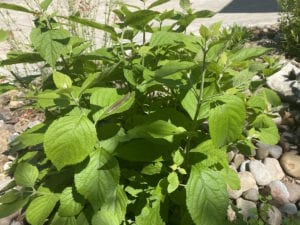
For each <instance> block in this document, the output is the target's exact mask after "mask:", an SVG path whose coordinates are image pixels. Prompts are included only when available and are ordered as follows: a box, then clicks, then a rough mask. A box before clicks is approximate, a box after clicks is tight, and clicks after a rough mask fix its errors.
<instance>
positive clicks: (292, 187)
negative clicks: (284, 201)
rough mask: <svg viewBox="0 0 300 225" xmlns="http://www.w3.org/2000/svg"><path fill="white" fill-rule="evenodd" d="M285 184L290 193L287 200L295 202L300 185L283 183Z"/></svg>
mask: <svg viewBox="0 0 300 225" xmlns="http://www.w3.org/2000/svg"><path fill="white" fill-rule="evenodd" d="M285 186H286V188H287V190H288V192H289V194H290V197H289V200H290V202H292V203H295V202H297V201H299V200H300V185H299V184H294V183H289V182H287V183H285Z"/></svg>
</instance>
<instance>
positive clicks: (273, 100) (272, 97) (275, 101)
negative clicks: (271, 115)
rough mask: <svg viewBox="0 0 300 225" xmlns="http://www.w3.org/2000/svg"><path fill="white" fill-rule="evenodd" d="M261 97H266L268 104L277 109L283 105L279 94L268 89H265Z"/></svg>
mask: <svg viewBox="0 0 300 225" xmlns="http://www.w3.org/2000/svg"><path fill="white" fill-rule="evenodd" d="M260 94H261V95H263V96H265V98H266V100H267V102H269V103H270V104H271V105H272V106H274V107H277V106H280V105H281V100H280V97H279V96H278V94H277V93H276V92H275V91H273V90H271V89H268V88H264V89H263V90H262V91H261V92H260Z"/></svg>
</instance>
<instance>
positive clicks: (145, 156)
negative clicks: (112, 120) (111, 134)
mask: <svg viewBox="0 0 300 225" xmlns="http://www.w3.org/2000/svg"><path fill="white" fill-rule="evenodd" d="M168 148H169V146H165V145H160V144H157V143H153V142H150V141H147V140H144V139H134V140H131V141H129V142H126V143H123V144H120V145H119V146H118V147H117V149H116V151H117V156H118V157H120V158H122V159H125V160H128V161H137V162H154V161H157V160H162V157H163V156H166V155H167V154H168V153H169V149H168Z"/></svg>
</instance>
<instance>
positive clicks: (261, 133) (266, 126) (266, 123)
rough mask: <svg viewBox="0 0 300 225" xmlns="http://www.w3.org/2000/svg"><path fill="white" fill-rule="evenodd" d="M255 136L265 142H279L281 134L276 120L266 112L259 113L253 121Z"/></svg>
mask: <svg viewBox="0 0 300 225" xmlns="http://www.w3.org/2000/svg"><path fill="white" fill-rule="evenodd" d="M252 126H253V127H254V129H255V136H256V137H257V138H259V139H260V140H261V141H262V142H263V143H265V144H273V145H275V144H277V143H278V141H279V139H280V136H279V133H278V129H277V126H276V124H275V123H274V121H273V120H272V119H271V118H270V117H268V116H267V115H265V114H260V115H258V116H257V117H256V118H255V120H254V121H253V123H252Z"/></svg>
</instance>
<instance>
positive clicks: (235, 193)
mask: <svg viewBox="0 0 300 225" xmlns="http://www.w3.org/2000/svg"><path fill="white" fill-rule="evenodd" d="M238 176H239V178H240V186H241V188H240V189H239V190H232V189H231V188H230V187H228V194H229V197H230V198H232V199H237V198H239V197H240V196H241V195H242V194H243V192H245V191H248V190H249V189H251V188H257V186H256V181H255V179H254V177H253V175H252V174H251V173H250V172H248V171H245V172H239V173H238Z"/></svg>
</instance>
